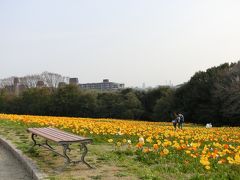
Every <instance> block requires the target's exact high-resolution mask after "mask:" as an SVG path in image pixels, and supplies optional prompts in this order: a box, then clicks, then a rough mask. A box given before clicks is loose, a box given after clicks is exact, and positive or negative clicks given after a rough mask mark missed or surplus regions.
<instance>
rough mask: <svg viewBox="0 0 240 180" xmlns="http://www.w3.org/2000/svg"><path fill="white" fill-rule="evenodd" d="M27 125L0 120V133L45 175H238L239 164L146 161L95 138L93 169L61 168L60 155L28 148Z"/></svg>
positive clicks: (90, 155)
mask: <svg viewBox="0 0 240 180" xmlns="http://www.w3.org/2000/svg"><path fill="white" fill-rule="evenodd" d="M28 126H30V127H32V126H34V127H35V126H36V125H28ZM28 126H27V125H26V124H24V123H19V122H13V121H8V120H0V135H1V136H3V137H4V138H5V139H7V140H9V141H11V142H12V143H13V144H15V146H16V147H17V148H18V149H19V150H21V151H22V152H23V153H24V154H26V155H27V156H28V157H29V158H31V159H32V160H33V161H34V162H35V163H36V164H37V166H38V168H39V169H40V170H41V171H42V172H44V173H46V174H47V176H48V177H47V178H46V179H129V180H132V179H240V178H239V177H240V166H236V165H235V166H231V165H223V166H221V168H219V169H216V170H212V171H204V170H203V168H200V167H199V168H197V167H193V166H196V164H197V163H194V162H191V163H190V164H189V163H184V162H185V159H176V158H173V156H171V155H169V156H168V158H165V159H158V160H157V161H150V160H148V157H142V158H141V159H139V157H138V156H136V154H134V153H131V152H129V151H125V150H120V149H118V150H117V149H114V147H113V146H111V145H109V144H106V143H103V142H102V141H101V140H97V141H96V140H95V139H94V143H93V144H92V145H88V148H89V152H88V154H87V156H86V161H87V162H89V164H91V165H92V166H94V167H95V168H94V169H89V168H88V167H87V166H85V165H82V164H78V165H70V166H67V167H66V168H63V164H64V159H63V158H62V157H60V156H58V155H56V154H54V153H53V152H51V151H48V150H46V149H44V148H41V147H40V148H39V147H35V148H33V149H31V148H30V147H31V146H32V140H31V138H30V134H29V133H27V131H26V129H27V128H28ZM98 138H99V137H98ZM98 138H96V139H98ZM51 145H52V146H53V147H54V148H56V149H57V150H58V151H60V152H61V151H62V148H61V147H60V146H57V145H56V144H54V143H51ZM71 148H72V149H73V151H71V156H73V157H77V156H78V155H79V153H80V150H79V148H78V146H77V145H72V146H71ZM174 157H176V155H175V156H174Z"/></svg>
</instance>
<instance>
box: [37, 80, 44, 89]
mask: <svg viewBox="0 0 240 180" xmlns="http://www.w3.org/2000/svg"><path fill="white" fill-rule="evenodd" d="M36 87H37V88H42V87H45V84H44V82H43V81H38V82H37V84H36Z"/></svg>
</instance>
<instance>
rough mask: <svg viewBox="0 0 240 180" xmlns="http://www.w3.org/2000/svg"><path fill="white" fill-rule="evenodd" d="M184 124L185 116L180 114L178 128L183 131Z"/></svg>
mask: <svg viewBox="0 0 240 180" xmlns="http://www.w3.org/2000/svg"><path fill="white" fill-rule="evenodd" d="M183 123H184V116H183V115H182V114H181V113H179V114H178V128H179V129H182V128H183Z"/></svg>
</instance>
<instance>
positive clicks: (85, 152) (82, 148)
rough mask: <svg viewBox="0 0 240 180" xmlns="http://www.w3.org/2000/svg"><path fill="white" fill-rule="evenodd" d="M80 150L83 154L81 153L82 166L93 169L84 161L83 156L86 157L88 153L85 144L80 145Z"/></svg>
mask: <svg viewBox="0 0 240 180" xmlns="http://www.w3.org/2000/svg"><path fill="white" fill-rule="evenodd" d="M80 150H83V153H82V156H81V162H83V163H84V164H86V165H87V166H88V167H89V168H93V167H92V166H90V164H88V163H87V162H86V161H85V156H86V155H87V153H88V148H87V146H86V144H85V143H81V145H80Z"/></svg>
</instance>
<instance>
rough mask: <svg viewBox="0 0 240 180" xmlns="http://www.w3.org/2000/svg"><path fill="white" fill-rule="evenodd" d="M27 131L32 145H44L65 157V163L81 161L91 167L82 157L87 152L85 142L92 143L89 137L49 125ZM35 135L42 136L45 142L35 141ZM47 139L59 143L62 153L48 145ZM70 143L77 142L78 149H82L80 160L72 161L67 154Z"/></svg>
mask: <svg viewBox="0 0 240 180" xmlns="http://www.w3.org/2000/svg"><path fill="white" fill-rule="evenodd" d="M27 131H28V132H29V133H32V135H31V137H32V140H33V143H34V144H33V146H32V147H34V146H36V145H38V146H41V147H44V148H46V149H48V150H51V151H53V152H54V153H56V154H58V155H60V156H62V157H64V158H65V164H69V163H79V162H82V163H84V164H86V165H87V166H88V167H89V168H92V167H91V166H90V165H89V164H88V163H87V162H86V161H85V159H84V158H85V156H86V155H87V152H88V149H87V144H89V143H92V139H91V138H86V137H81V136H77V135H74V134H71V133H67V132H64V131H61V130H58V129H56V128H50V127H44V128H28V129H27ZM36 136H39V137H42V138H44V139H45V142H44V143H42V144H40V143H37V142H36V139H35V137H36ZM48 140H50V141H53V142H56V143H58V144H59V145H61V146H62V147H63V153H62V154H61V153H59V152H57V151H56V150H55V149H54V148H53V147H52V146H50V145H49V144H48ZM72 143H79V145H80V151H83V152H82V156H81V159H80V160H77V161H73V160H71V159H70V157H69V156H68V155H67V150H68V151H69V152H70V151H71V149H70V145H71V144H72Z"/></svg>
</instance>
